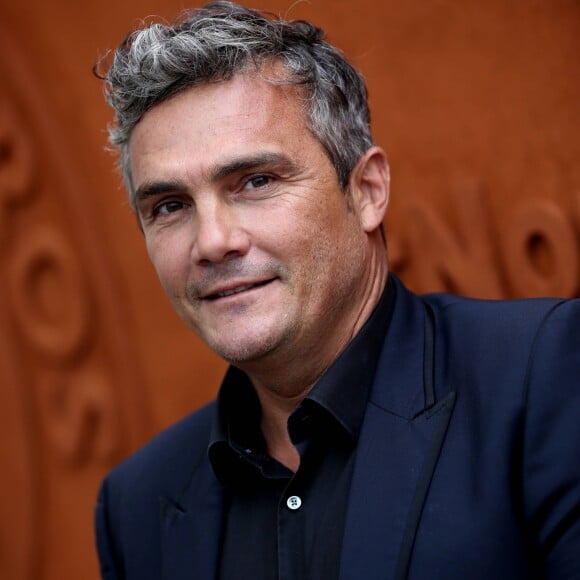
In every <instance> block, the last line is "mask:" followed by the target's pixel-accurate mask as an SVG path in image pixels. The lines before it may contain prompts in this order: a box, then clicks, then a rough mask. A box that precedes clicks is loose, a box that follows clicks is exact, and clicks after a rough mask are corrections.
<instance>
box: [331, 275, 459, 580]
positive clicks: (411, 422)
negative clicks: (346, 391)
mask: <svg viewBox="0 0 580 580" xmlns="http://www.w3.org/2000/svg"><path fill="white" fill-rule="evenodd" d="M433 353H434V328H433V322H432V318H431V316H430V314H429V312H428V311H426V310H425V307H424V305H423V303H422V302H421V301H420V300H418V299H417V298H416V297H414V296H412V295H410V294H408V293H407V292H406V291H405V290H404V289H403V288H402V286H401V285H400V284H397V285H396V297H395V306H394V312H393V318H392V320H391V324H390V327H389V330H388V332H387V336H386V339H385V345H384V348H383V353H382V355H381V360H380V362H379V368H378V369H377V373H376V380H375V385H374V387H373V390H372V393H371V396H370V400H369V404H368V405H367V411H366V414H365V419H364V422H363V426H362V430H361V433H360V438H359V443H358V451H357V459H356V465H355V471H354V474H353V480H352V484H351V491H350V502H349V508H348V513H347V520H346V526H345V535H344V540H343V551H342V560H341V575H340V578H341V580H359V579H360V578H364V579H365V580H379V579H380V580H387V579H388V580H391V579H396V580H403V579H404V578H406V577H407V572H408V567H409V563H410V559H411V555H412V550H413V544H414V538H415V534H416V531H417V527H418V525H419V521H420V516H421V512H422V509H423V505H424V502H425V499H426V497H427V493H428V489H429V484H430V482H431V477H432V475H433V472H434V470H435V467H436V464H437V459H438V457H439V452H440V450H441V447H442V445H443V441H444V438H445V433H446V431H447V426H448V424H449V420H450V418H451V414H452V411H453V406H454V402H455V393H453V392H449V391H447V393H446V394H443V395H442V396H441V398H440V400H439V401H436V400H435V389H434V386H433V384H432V380H433V376H434V373H433V365H434V354H433ZM439 390H441V389H439Z"/></svg>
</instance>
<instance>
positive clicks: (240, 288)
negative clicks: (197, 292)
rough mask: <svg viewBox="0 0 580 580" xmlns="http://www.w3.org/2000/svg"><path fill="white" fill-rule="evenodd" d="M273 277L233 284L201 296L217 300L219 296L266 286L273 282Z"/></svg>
mask: <svg viewBox="0 0 580 580" xmlns="http://www.w3.org/2000/svg"><path fill="white" fill-rule="evenodd" d="M274 280H275V278H269V279H268V280H262V281H260V282H252V283H249V284H240V285H239V286H234V287H231V288H227V289H224V290H220V291H219V292H213V293H211V294H207V295H206V296H204V297H203V299H204V300H219V299H220V298H227V297H228V296H233V295H235V294H241V293H242V292H247V291H248V290H254V289H255V288H261V287H262V286H266V285H267V284H270V282H273V281H274Z"/></svg>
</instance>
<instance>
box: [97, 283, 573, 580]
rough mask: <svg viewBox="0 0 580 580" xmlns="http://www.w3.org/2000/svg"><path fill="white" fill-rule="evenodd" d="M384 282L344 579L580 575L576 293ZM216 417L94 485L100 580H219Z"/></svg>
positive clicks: (193, 418) (179, 431)
mask: <svg viewBox="0 0 580 580" xmlns="http://www.w3.org/2000/svg"><path fill="white" fill-rule="evenodd" d="M393 278H394V277H393ZM394 286H395V300H394V310H393V316H392V321H391V324H390V326H389V329H388V331H387V334H386V338H385V342H384V346H383V350H382V354H381V358H380V362H379V365H378V369H377V373H376V378H375V382H374V386H373V388H372V391H371V394H370V399H369V402H368V405H367V409H366V413H365V417H364V421H363V426H362V430H361V434H360V439H359V443H358V448H357V452H356V453H357V456H356V464H355V469H354V474H353V479H352V485H351V490H350V497H349V505H348V512H347V516H346V523H345V531H344V540H343V550H342V560H341V573H340V578H341V580H375V579H376V580H379V579H380V580H387V579H389V580H390V579H398V580H402V579H404V578H408V579H411V580H438V579H441V580H443V579H444V580H455V579H458V580H463V579H469V580H490V579H492V578H493V579H494V580H495V579H509V580H515V579H519V578H550V579H554V578H558V579H566V580H570V579H574V578H576V579H580V300H568V301H566V300H548V299H545V300H544V299H542V300H519V301H509V302H494V301H479V300H470V299H466V298H460V297H457V296H450V295H430V296H424V297H419V296H415V295H413V294H412V293H410V292H408V291H407V290H406V289H405V288H404V287H403V286H402V284H401V283H400V282H399V281H398V280H397V279H396V278H394ZM213 412H214V404H213V403H212V404H210V405H208V406H206V407H205V408H203V409H201V410H199V411H197V412H196V413H193V414H192V415H190V416H189V417H187V418H185V419H184V420H182V421H181V422H180V423H178V424H176V425H174V426H173V427H171V428H169V429H168V430H166V431H165V432H163V433H161V434H160V435H158V436H157V437H156V438H155V439H153V440H152V441H151V442H150V443H148V444H147V445H146V446H145V447H144V448H143V449H141V450H140V451H139V452H138V453H136V454H135V455H133V456H132V457H130V458H129V459H127V460H126V461H125V462H123V463H122V464H121V465H119V466H118V467H116V468H115V469H114V470H113V471H112V472H111V474H110V475H109V476H108V477H107V478H106V480H105V481H104V483H103V485H102V488H101V493H100V496H99V501H98V505H97V514H96V527H97V544H98V551H99V556H100V561H101V572H102V575H103V578H105V579H106V580H121V579H126V580H196V579H197V580H206V579H207V580H211V579H214V578H215V577H216V574H217V571H218V567H219V550H220V544H221V534H222V523H223V516H224V490H223V488H222V487H221V485H220V484H219V483H218V482H217V480H216V479H215V477H214V475H213V472H212V470H211V466H210V464H209V462H208V458H207V445H208V439H209V432H210V426H211V422H212V415H213ZM241 580H249V579H241ZM252 580H253V579H252ZM256 580H259V579H256ZM305 580H306V579H305Z"/></svg>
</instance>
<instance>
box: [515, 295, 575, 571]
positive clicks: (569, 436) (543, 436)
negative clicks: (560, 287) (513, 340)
mask: <svg viewBox="0 0 580 580" xmlns="http://www.w3.org/2000/svg"><path fill="white" fill-rule="evenodd" d="M526 382H527V389H526V390H525V396H526V399H527V400H526V401H525V403H526V404H525V409H526V416H525V424H524V441H523V465H522V467H523V481H522V485H523V490H524V492H523V493H524V497H523V505H524V511H525V519H526V522H527V525H528V529H527V532H528V533H529V538H530V542H531V543H532V552H533V553H534V555H535V556H536V557H537V563H538V565H540V566H541V567H543V575H542V577H545V578H549V579H551V580H552V579H558V580H560V579H566V580H572V579H578V580H580V300H572V301H566V302H561V303H559V304H558V305H556V306H555V307H554V308H553V309H552V310H551V311H550V313H549V314H548V315H547V316H546V318H545V319H544V322H543V324H542V326H541V328H540V330H539V332H538V334H537V336H536V340H535V344H534V347H533V352H532V355H531V358H530V361H529V366H528V372H527V381H526Z"/></svg>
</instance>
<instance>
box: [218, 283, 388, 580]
mask: <svg viewBox="0 0 580 580" xmlns="http://www.w3.org/2000/svg"><path fill="white" fill-rule="evenodd" d="M392 294H393V290H392V287H391V284H390V283H387V285H386V289H385V291H384V292H383V295H382V297H381V299H380V301H379V303H378V304H377V306H376V308H375V310H374V312H373V314H372V315H371V317H370V318H369V320H368V321H367V322H366V324H365V325H364V326H363V328H362V329H361V331H360V332H359V333H358V334H357V335H356V336H355V338H354V339H353V340H352V341H351V343H350V344H349V345H348V346H347V348H346V349H345V350H344V352H343V353H342V354H341V355H340V356H339V358H338V359H337V360H336V361H335V362H334V363H333V364H332V365H331V367H330V368H329V369H328V370H327V371H326V372H325V373H324V375H323V376H322V377H321V378H320V379H319V380H318V381H317V383H316V384H315V385H314V387H313V388H312V389H311V391H310V393H309V394H308V395H307V396H306V398H305V399H304V400H303V401H302V403H301V404H300V405H299V406H298V407H297V408H296V410H295V411H294V412H293V413H292V415H291V416H290V418H289V419H288V432H289V435H290V438H291V440H292V442H293V443H294V445H295V446H296V448H297V450H298V452H299V453H300V467H299V469H298V471H297V472H296V473H295V474H294V473H293V472H292V471H290V470H289V469H287V468H286V467H285V466H284V465H282V464H281V463H279V462H278V461H276V460H275V459H273V458H271V457H269V456H268V455H267V454H266V452H265V442H264V439H263V436H262V433H261V430H260V404H259V401H258V397H257V395H256V393H255V391H254V388H253V386H252V384H251V381H250V379H249V378H248V377H247V376H246V375H245V374H244V373H243V372H242V371H241V370H239V369H236V368H234V367H231V368H230V369H229V371H228V373H227V374H226V377H225V378H224V381H223V384H222V387H221V389H220V392H219V395H218V405H217V413H216V417H215V419H214V425H213V431H212V440H211V443H210V446H209V451H208V452H209V458H210V461H211V463H212V467H213V469H214V472H215V474H216V476H217V478H218V479H219V480H220V481H221V482H222V483H223V484H224V485H225V486H226V489H227V495H228V498H229V502H228V509H227V513H226V520H225V522H224V532H223V541H222V553H221V568H220V574H219V578H220V580H245V579H257V580H282V579H283V580H304V579H305V578H308V579H309V580H332V579H335V578H338V574H339V568H340V555H341V551H342V536H343V532H344V521H345V517H346V510H347V502H348V492H349V489H350V481H351V478H352V471H353V467H354V460H355V449H356V443H357V440H358V435H359V431H360V427H361V424H362V420H363V416H364V412H365V408H366V404H367V399H368V394H369V391H370V388H371V386H372V383H373V380H374V375H375V370H376V366H377V362H378V359H379V356H380V352H381V348H382V344H383V340H384V337H385V334H386V330H387V327H388V323H389V319H390V315H391V310H392V301H393V298H392Z"/></svg>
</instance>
